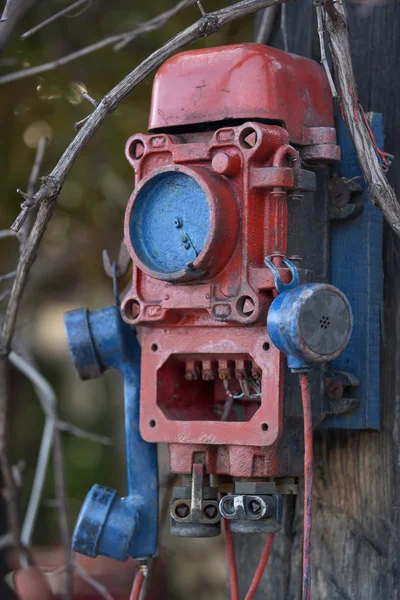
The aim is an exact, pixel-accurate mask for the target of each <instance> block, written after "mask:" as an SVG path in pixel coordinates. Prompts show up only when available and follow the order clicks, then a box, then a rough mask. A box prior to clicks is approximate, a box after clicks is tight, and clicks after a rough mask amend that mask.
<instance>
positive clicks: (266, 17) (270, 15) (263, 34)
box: [256, 5, 278, 44]
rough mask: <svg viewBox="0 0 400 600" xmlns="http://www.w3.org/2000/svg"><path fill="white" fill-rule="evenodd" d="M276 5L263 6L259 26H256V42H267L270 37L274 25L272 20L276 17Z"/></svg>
mask: <svg viewBox="0 0 400 600" xmlns="http://www.w3.org/2000/svg"><path fill="white" fill-rule="evenodd" d="M277 10H278V6H277V5H275V6H270V7H269V8H265V9H264V10H263V13H262V17H261V22H260V26H259V28H258V32H257V37H256V42H257V44H268V41H269V38H270V37H271V33H272V29H273V27H274V21H275V18H276V12H277Z"/></svg>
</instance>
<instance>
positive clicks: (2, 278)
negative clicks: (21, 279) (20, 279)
mask: <svg viewBox="0 0 400 600" xmlns="http://www.w3.org/2000/svg"><path fill="white" fill-rule="evenodd" d="M16 274H17V271H11V272H10V273H6V274H5V275H0V283H1V282H2V281H7V279H12V278H13V277H15V275H16Z"/></svg>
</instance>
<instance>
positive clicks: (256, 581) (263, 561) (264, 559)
mask: <svg viewBox="0 0 400 600" xmlns="http://www.w3.org/2000/svg"><path fill="white" fill-rule="evenodd" d="M274 538H275V534H274V533H270V534H268V535H267V540H266V543H265V547H264V550H263V553H262V554H261V558H260V562H259V563H258V567H257V569H256V572H255V573H254V577H253V581H252V582H251V585H250V587H249V591H248V592H247V594H246V597H245V599H244V600H253V598H254V594H255V593H256V591H257V588H258V586H259V585H260V581H261V579H262V576H263V574H264V571H265V567H266V566H267V563H268V559H269V556H270V554H271V550H272V544H273V542H274Z"/></svg>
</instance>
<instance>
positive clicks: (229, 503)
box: [223, 498, 235, 515]
mask: <svg viewBox="0 0 400 600" xmlns="http://www.w3.org/2000/svg"><path fill="white" fill-rule="evenodd" d="M223 509H224V511H225V513H226V514H227V515H233V514H235V506H234V504H233V500H231V499H230V498H229V499H228V500H225V502H224V504H223Z"/></svg>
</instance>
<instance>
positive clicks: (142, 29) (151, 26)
mask: <svg viewBox="0 0 400 600" xmlns="http://www.w3.org/2000/svg"><path fill="white" fill-rule="evenodd" d="M195 2H196V0H180V2H178V4H176V5H175V6H174V7H172V8H170V9H169V10H166V11H165V12H163V13H161V14H159V15H157V16H156V17H154V18H153V19H150V20H149V21H147V22H146V23H143V24H142V25H140V26H139V27H138V28H137V29H135V30H134V31H132V32H131V33H127V34H125V35H124V38H123V39H122V41H121V42H118V44H116V45H115V46H114V50H117V51H118V50H121V49H122V48H125V46H127V45H128V44H130V43H131V42H133V40H135V39H136V38H137V37H138V36H139V35H141V34H142V33H148V32H149V31H154V30H155V29H160V28H161V27H164V25H165V24H166V23H167V21H168V20H169V19H170V18H171V17H173V16H175V15H176V14H178V13H179V12H181V11H182V10H184V9H185V8H187V7H188V6H191V5H192V4H194V3H195ZM200 10H201V9H200ZM204 16H205V15H203V17H204Z"/></svg>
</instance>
